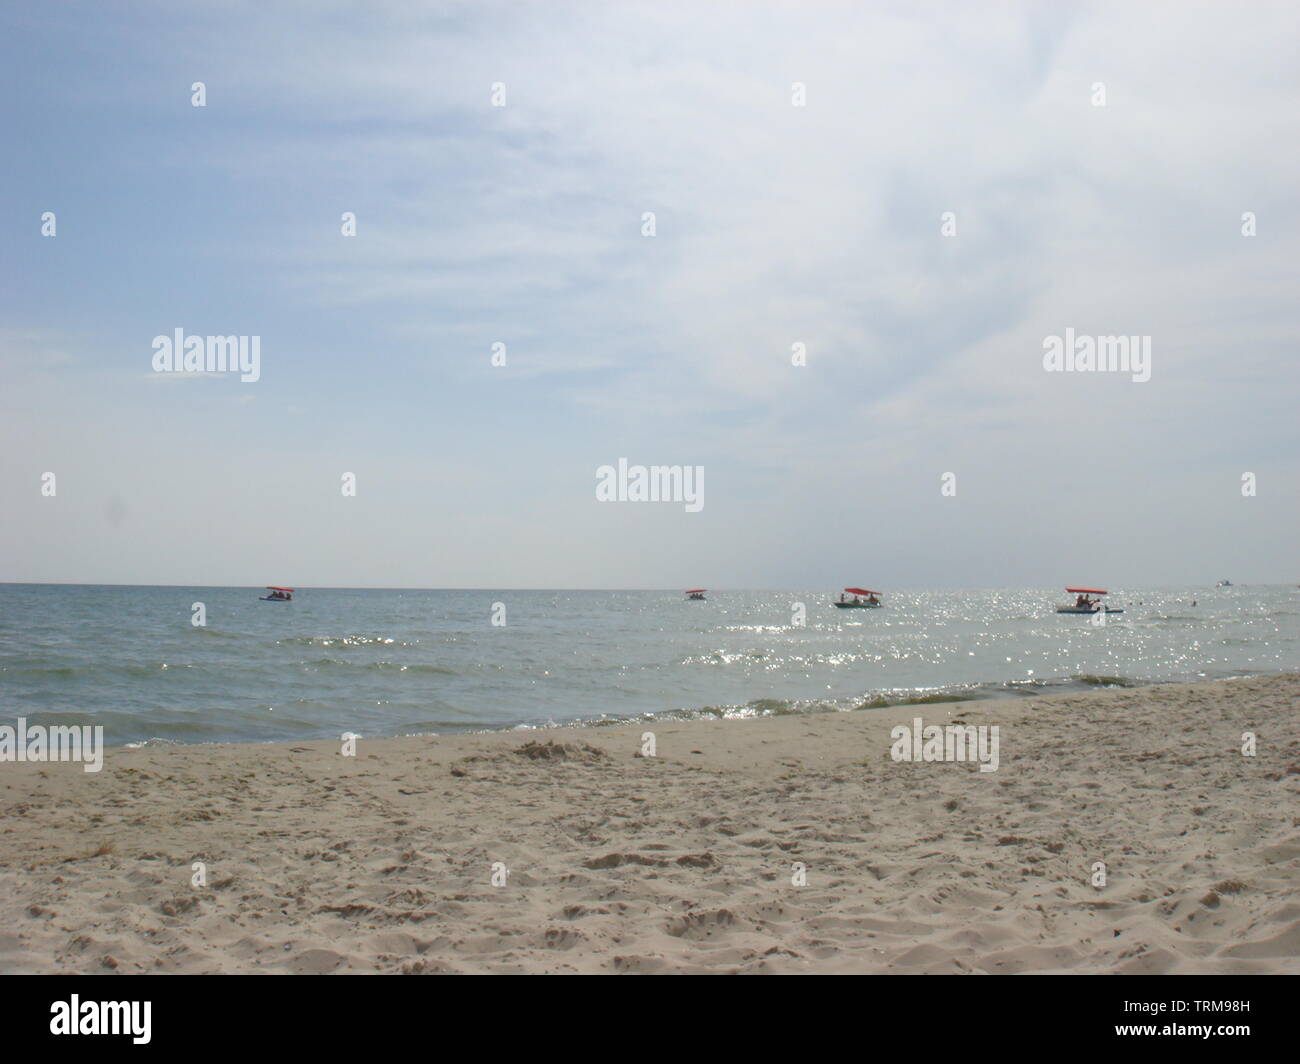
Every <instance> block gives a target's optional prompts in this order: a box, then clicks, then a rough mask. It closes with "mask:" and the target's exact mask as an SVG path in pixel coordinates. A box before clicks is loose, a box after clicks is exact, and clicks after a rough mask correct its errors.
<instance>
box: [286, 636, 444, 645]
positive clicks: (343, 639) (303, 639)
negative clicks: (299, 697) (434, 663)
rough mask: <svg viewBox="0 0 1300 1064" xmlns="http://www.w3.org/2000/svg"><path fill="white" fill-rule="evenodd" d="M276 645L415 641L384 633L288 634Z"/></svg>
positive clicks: (371, 643)
mask: <svg viewBox="0 0 1300 1064" xmlns="http://www.w3.org/2000/svg"><path fill="white" fill-rule="evenodd" d="M276 645H277V646H299V647H368V646H399V647H413V646H417V645H418V644H416V643H404V642H399V641H398V640H396V639H393V638H392V637H391V636H386V635H340V636H324V635H310V636H302V635H299V636H289V637H287V638H285V639H277V640H276Z"/></svg>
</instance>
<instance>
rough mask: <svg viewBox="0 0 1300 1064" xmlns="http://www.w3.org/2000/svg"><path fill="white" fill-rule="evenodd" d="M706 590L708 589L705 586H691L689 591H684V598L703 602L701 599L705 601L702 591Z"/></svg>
mask: <svg viewBox="0 0 1300 1064" xmlns="http://www.w3.org/2000/svg"><path fill="white" fill-rule="evenodd" d="M708 590H709V589H708V588H707V587H694V588H691V590H690V591H688V592H686V598H687V601H689V602H703V601H705V599H704V592H706V591H708Z"/></svg>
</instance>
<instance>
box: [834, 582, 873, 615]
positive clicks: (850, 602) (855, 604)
mask: <svg viewBox="0 0 1300 1064" xmlns="http://www.w3.org/2000/svg"><path fill="white" fill-rule="evenodd" d="M846 595H852V596H853V597H852V598H851V599H850V598H846V597H845V596H846ZM831 605H833V606H834V607H835V608H836V609H837V610H873V609H878V608H879V606H880V592H879V591H868V590H867V589H866V588H865V587H846V588H845V589H844V594H843V595H841V596H840V597H839V600H838V601H836V602H833V603H831Z"/></svg>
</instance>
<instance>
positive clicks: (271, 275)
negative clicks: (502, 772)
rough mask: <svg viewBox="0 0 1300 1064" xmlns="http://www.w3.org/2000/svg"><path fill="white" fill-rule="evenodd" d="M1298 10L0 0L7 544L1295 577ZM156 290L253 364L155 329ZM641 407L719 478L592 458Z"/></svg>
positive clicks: (184, 579) (740, 566) (1169, 578)
mask: <svg viewBox="0 0 1300 1064" xmlns="http://www.w3.org/2000/svg"><path fill="white" fill-rule="evenodd" d="M1297 26H1298V20H1297V19H1296V17H1295V9H1294V3H1293V2H1288V3H1277V4H1270V3H1257V2H1249V3H1244V4H1233V5H1230V4H1217V5H1212V6H1211V5H1196V6H1195V9H1193V6H1192V5H1188V4H1181V3H1179V4H1175V3H1168V4H1136V5H1135V4H1132V3H1129V2H1125V3H1119V4H1114V5H1110V4H1077V5H1076V4H1068V3H1058V2H1048V0H1042V2H1039V3H1032V4H1024V5H1016V4H1001V3H999V4H964V3H956V2H953V3H945V4H934V5H928V4H916V3H897V4H894V3H874V4H872V3H853V4H846V5H833V4H829V3H813V2H809V0H804V2H801V3H792V4H788V5H785V4H757V3H749V4H743V5H741V4H736V5H715V4H702V3H699V2H698V0H695V2H691V3H662V2H660V3H654V4H644V5H642V4H632V3H619V2H614V3H608V4H598V3H594V2H593V3H572V4H566V3H556V2H547V3H539V4H532V3H530V4H524V3H516V4H491V3H473V4H469V3H466V4H459V3H452V4H427V5H425V4H414V3H410V4H398V3H391V4H383V3H366V4H358V5H356V6H352V5H345V4H329V3H309V4H308V3H304V4H266V3H261V2H259V3H248V4H226V3H205V4H202V5H198V4H175V3H159V4H152V3H135V4H131V5H126V4H120V5H119V4H112V5H103V4H81V3H57V4H55V3H33V4H17V3H11V4H6V5H4V7H3V9H0V90H2V91H0V96H2V97H3V101H2V102H0V109H2V110H0V115H2V117H0V121H2V122H3V129H2V130H0V132H2V133H3V143H4V146H5V163H4V165H3V166H2V167H0V368H2V370H3V372H2V375H0V381H2V382H3V385H2V387H0V491H2V496H0V498H2V499H3V511H2V515H3V516H2V517H0V580H8V581H72V582H127V583H137V582H138V583H190V584H241V585H260V584H265V583H287V584H291V585H294V586H305V587H310V586H313V585H316V586H321V585H356V586H403V585H414V586H422V587H441V586H468V587H489V588H490V587H575V586H576V587H690V586H696V585H703V586H708V587H728V586H731V587H774V588H775V587H799V588H809V587H822V586H824V587H827V588H838V587H840V586H843V585H844V584H846V583H863V584H866V585H867V586H874V587H881V588H891V587H904V586H911V587H916V586H947V585H956V586H999V585H1023V584H1045V585H1062V584H1065V583H1067V582H1084V583H1091V582H1096V583H1100V584H1101V586H1107V585H1112V586H1123V585H1125V584H1135V583H1168V584H1183V583H1191V584H1204V583H1209V582H1213V581H1214V580H1216V579H1219V578H1223V577H1229V578H1231V579H1233V580H1234V581H1237V582H1239V583H1244V582H1274V581H1275V582H1288V583H1290V582H1296V581H1298V580H1300V562H1298V561H1297V551H1296V539H1297V536H1296V533H1297V531H1298V530H1300V492H1298V491H1297V474H1298V473H1300V465H1298V463H1297V453H1298V449H1297V444H1298V443H1300V428H1298V425H1300V419H1298V418H1297V416H1296V407H1297V402H1298V401H1300V387H1298V385H1300V369H1298V368H1297V367H1298V365H1300V347H1298V344H1297V341H1298V340H1300V329H1298V328H1297V323H1298V321H1300V302H1298V301H1297V281H1298V280H1300V277H1298V274H1300V223H1298V221H1297V216H1296V205H1297V193H1296V183H1297V177H1298V175H1300V166H1298V164H1300V107H1298V106H1297V103H1298V102H1300V101H1298V92H1297V90H1298V88H1300V63H1297V59H1296V56H1297V55H1300V30H1298V29H1297ZM199 81H201V82H203V83H204V84H205V86H206V106H204V107H195V106H192V103H191V97H192V91H191V86H192V84H193V83H194V82H199ZM496 83H500V84H501V85H504V92H505V106H504V107H499V106H493V99H492V93H493V85H494V84H496ZM795 83H802V85H803V86H804V87H805V88H804V91H805V93H806V96H805V105H804V106H796V105H795V92H796V91H797V90H795V89H794V88H793V86H794V84H795ZM1097 83H1101V84H1102V85H1103V86H1104V106H1096V101H1097V100H1098V99H1099V97H1098V94H1097V90H1096V88H1095V86H1096V85H1097ZM47 211H50V212H54V214H55V218H56V226H57V235H55V236H53V237H49V236H43V235H42V214H43V213H44V212H47ZM344 212H353V213H354V214H355V215H356V220H357V233H356V235H355V236H351V237H349V236H344V235H342V233H341V231H340V229H341V224H342V222H341V215H342V214H343V213H344ZM645 212H654V215H655V225H656V231H655V235H654V236H645V235H643V231H642V230H643V222H642V219H643V215H644V214H645ZM945 212H952V213H953V214H954V215H955V226H956V232H955V234H954V235H945V234H944V232H943V231H942V227H943V224H944V214H945ZM1246 212H1252V213H1253V215H1254V217H1255V225H1256V232H1257V235H1255V236H1244V235H1243V233H1242V229H1243V221H1242V216H1243V214H1245V213H1246ZM178 328H181V329H184V330H185V331H186V333H187V334H197V335H208V334H221V335H246V336H258V337H260V343H261V379H260V380H258V381H257V382H256V383H242V382H241V381H240V380H239V379H238V377H237V376H233V375H229V374H227V375H216V376H184V375H169V374H159V373H155V372H154V371H153V369H152V366H151V360H152V358H153V349H152V346H151V345H152V341H153V338H154V337H155V336H158V335H171V334H172V333H173V332H174V330H176V329H178ZM1067 328H1070V329H1074V330H1075V332H1076V333H1079V334H1089V335H1112V334H1122V335H1134V336H1146V337H1150V343H1151V352H1152V359H1151V379H1150V380H1149V381H1146V382H1145V383H1135V382H1134V381H1133V380H1132V378H1131V376H1130V375H1128V374H1120V373H1079V372H1072V373H1049V372H1046V371H1045V370H1044V368H1043V350H1044V346H1043V345H1044V339H1045V338H1046V337H1048V336H1051V335H1064V332H1065V330H1066V329H1067ZM497 342H500V343H504V344H505V345H506V365H505V366H503V367H502V366H497V367H494V366H493V365H492V364H491V361H490V359H491V354H492V345H493V344H494V343H497ZM794 344H803V345H805V346H806V351H807V364H806V365H802V366H796V365H792V358H791V352H792V345H794ZM621 457H623V458H627V459H628V460H629V462H631V463H640V464H646V465H649V464H683V465H698V466H702V467H703V468H704V471H705V474H704V507H703V509H702V510H700V511H699V512H697V513H691V512H687V511H686V509H685V507H684V506H683V505H681V504H651V503H631V502H627V503H602V502H598V501H597V500H596V495H595V487H596V469H597V467H599V466H601V465H605V464H615V463H617V461H618V459H619V458H621ZM46 472H53V473H55V475H56V477H57V482H56V484H57V495H55V496H54V497H52V498H51V497H45V496H43V495H42V493H41V487H42V479H41V478H42V474H44V473H46ZM345 472H351V473H355V475H356V478H357V490H356V495H355V497H344V496H343V494H342V492H341V490H340V485H341V477H342V474H343V473H345ZM945 472H952V473H955V474H956V495H955V496H944V495H942V494H941V492H940V488H941V476H942V474H944V473H945ZM1247 472H1250V473H1254V474H1255V476H1256V478H1257V494H1256V495H1255V496H1253V497H1248V496H1243V494H1242V475H1243V473H1247Z"/></svg>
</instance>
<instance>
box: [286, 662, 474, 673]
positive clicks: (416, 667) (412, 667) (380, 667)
mask: <svg viewBox="0 0 1300 1064" xmlns="http://www.w3.org/2000/svg"><path fill="white" fill-rule="evenodd" d="M299 664H300V665H302V667H303V668H316V669H321V668H337V669H350V670H354V671H357V672H366V671H369V670H374V671H376V672H414V673H425V674H429V675H435V676H455V675H457V672H456V670H455V669H448V668H446V667H445V666H442V665H430V664H429V663H428V662H419V661H416V662H401V661H341V660H340V659H338V658H318V659H317V660H316V661H303V662H299Z"/></svg>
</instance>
